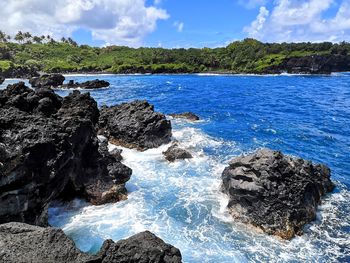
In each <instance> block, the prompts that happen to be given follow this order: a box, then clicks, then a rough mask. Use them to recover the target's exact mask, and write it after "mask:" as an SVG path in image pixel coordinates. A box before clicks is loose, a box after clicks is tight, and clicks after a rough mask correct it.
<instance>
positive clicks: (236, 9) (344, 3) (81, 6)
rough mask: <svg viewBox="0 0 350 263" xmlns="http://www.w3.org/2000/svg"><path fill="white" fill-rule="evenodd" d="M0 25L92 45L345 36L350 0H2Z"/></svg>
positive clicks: (347, 36)
mask: <svg viewBox="0 0 350 263" xmlns="http://www.w3.org/2000/svg"><path fill="white" fill-rule="evenodd" d="M0 30H3V31H5V32H6V33H8V34H12V35H13V34H14V32H17V31H18V30H22V31H30V32H32V33H34V34H40V35H41V34H50V35H53V36H54V37H55V38H61V37H62V36H65V37H69V36H72V37H73V38H74V39H75V40H76V41H78V42H79V43H80V44H89V45H94V46H104V45H111V44H116V45H128V46H135V47H137V46H162V47H167V48H174V47H185V48H188V47H217V46H226V45H227V44H228V43H230V42H232V41H234V40H241V39H244V38H246V37H253V38H256V39H258V40H261V41H264V42H284V41H285V42H292V41H293V42H301V41H311V42H319V41H332V42H339V41H343V40H346V41H349V40H350V0H304V1H303V0H246V1H244V0H237V1H235V0H216V1H209V0H187V1H186V0H74V1H71V0H50V1H47V0H1V1H0Z"/></svg>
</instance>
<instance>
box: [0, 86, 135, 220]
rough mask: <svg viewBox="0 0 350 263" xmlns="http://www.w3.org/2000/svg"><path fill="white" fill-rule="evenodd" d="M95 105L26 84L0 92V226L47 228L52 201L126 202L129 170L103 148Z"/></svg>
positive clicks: (75, 94) (76, 95)
mask: <svg viewBox="0 0 350 263" xmlns="http://www.w3.org/2000/svg"><path fill="white" fill-rule="evenodd" d="M98 118H99V111H98V109H97V104H96V102H95V100H93V99H92V98H91V97H90V95H89V94H88V93H85V94H81V93H80V92H78V91H75V92H73V93H71V94H70V95H69V96H67V97H65V98H61V97H60V96H58V95H56V94H55V93H54V92H53V91H52V90H51V89H48V88H37V89H36V90H32V89H29V88H28V87H26V86H25V85H24V83H23V82H22V83H17V84H14V85H9V86H8V87H7V88H6V89H5V90H1V91H0V207H1V209H0V223H5V222H10V221H17V222H26V223H30V224H36V225H47V208H48V206H49V203H50V201H52V200H54V199H57V198H62V199H72V198H74V197H77V196H79V197H83V198H85V199H86V200H88V201H90V202H91V203H93V204H103V203H106V202H115V201H119V200H122V199H125V197H126V189H125V182H126V181H127V180H128V179H129V178H130V175H131V169H130V168H128V167H126V166H125V165H123V164H122V163H121V162H120V161H118V160H117V159H116V158H115V157H114V156H112V155H111V154H109V152H108V150H106V148H105V149H104V148H103V146H101V147H100V145H99V142H98V139H97V134H96V129H95V125H96V124H97V122H98Z"/></svg>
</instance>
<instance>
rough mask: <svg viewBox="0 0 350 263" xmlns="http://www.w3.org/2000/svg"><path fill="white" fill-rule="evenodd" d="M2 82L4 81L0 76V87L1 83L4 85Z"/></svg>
mask: <svg viewBox="0 0 350 263" xmlns="http://www.w3.org/2000/svg"><path fill="white" fill-rule="evenodd" d="M4 81H5V78H4V77H2V76H0V85H1V84H2V83H4Z"/></svg>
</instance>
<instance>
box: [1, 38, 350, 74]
mask: <svg viewBox="0 0 350 263" xmlns="http://www.w3.org/2000/svg"><path fill="white" fill-rule="evenodd" d="M14 40H15V42H11V37H9V36H7V35H6V34H4V33H3V32H1V31H0V73H5V72H7V71H9V70H13V69H18V68H20V69H27V70H32V71H45V72H101V71H103V72H111V73H192V72H232V73H262V72H264V70H266V69H267V68H269V67H271V66H276V65H279V64H281V63H282V62H283V61H284V60H285V59H286V58H290V57H303V56H311V55H325V54H342V55H347V54H348V52H349V51H350V44H349V43H345V42H342V43H340V44H332V43H330V42H324V43H281V44H276V43H273V44H271V43H262V42H259V41H257V40H254V39H245V40H243V41H236V42H233V43H231V44H229V45H228V46H227V47H222V48H213V49H210V48H201V49H196V48H190V49H184V48H178V49H164V48H130V47H124V46H109V47H104V48H97V47H90V46H87V45H81V46H78V45H77V43H76V42H75V41H74V40H72V39H71V38H68V39H65V38H62V39H61V40H60V41H56V40H54V39H52V38H51V37H50V36H40V37H39V36H32V35H31V34H30V33H28V32H25V33H22V32H18V33H17V34H16V36H15V37H14Z"/></svg>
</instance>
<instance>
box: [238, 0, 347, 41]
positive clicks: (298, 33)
mask: <svg viewBox="0 0 350 263" xmlns="http://www.w3.org/2000/svg"><path fill="white" fill-rule="evenodd" d="M332 7H333V8H335V7H336V8H337V10H336V14H335V15H333V16H330V15H329V10H330V9H331V8H332ZM244 31H245V32H246V33H247V34H248V36H249V37H253V38H256V39H259V40H262V41H267V42H284V41H285V42H291V41H293V42H301V41H312V42H319V41H332V42H338V41H343V40H347V41H349V40H350V0H344V1H342V2H340V3H338V2H336V1H334V0H308V1H299V0H277V1H274V4H273V6H272V8H271V10H268V9H267V8H266V7H265V6H262V7H261V8H260V12H259V14H258V16H257V17H256V19H255V20H254V21H253V22H252V23H251V25H250V26H248V27H246V28H245V29H244Z"/></svg>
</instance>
